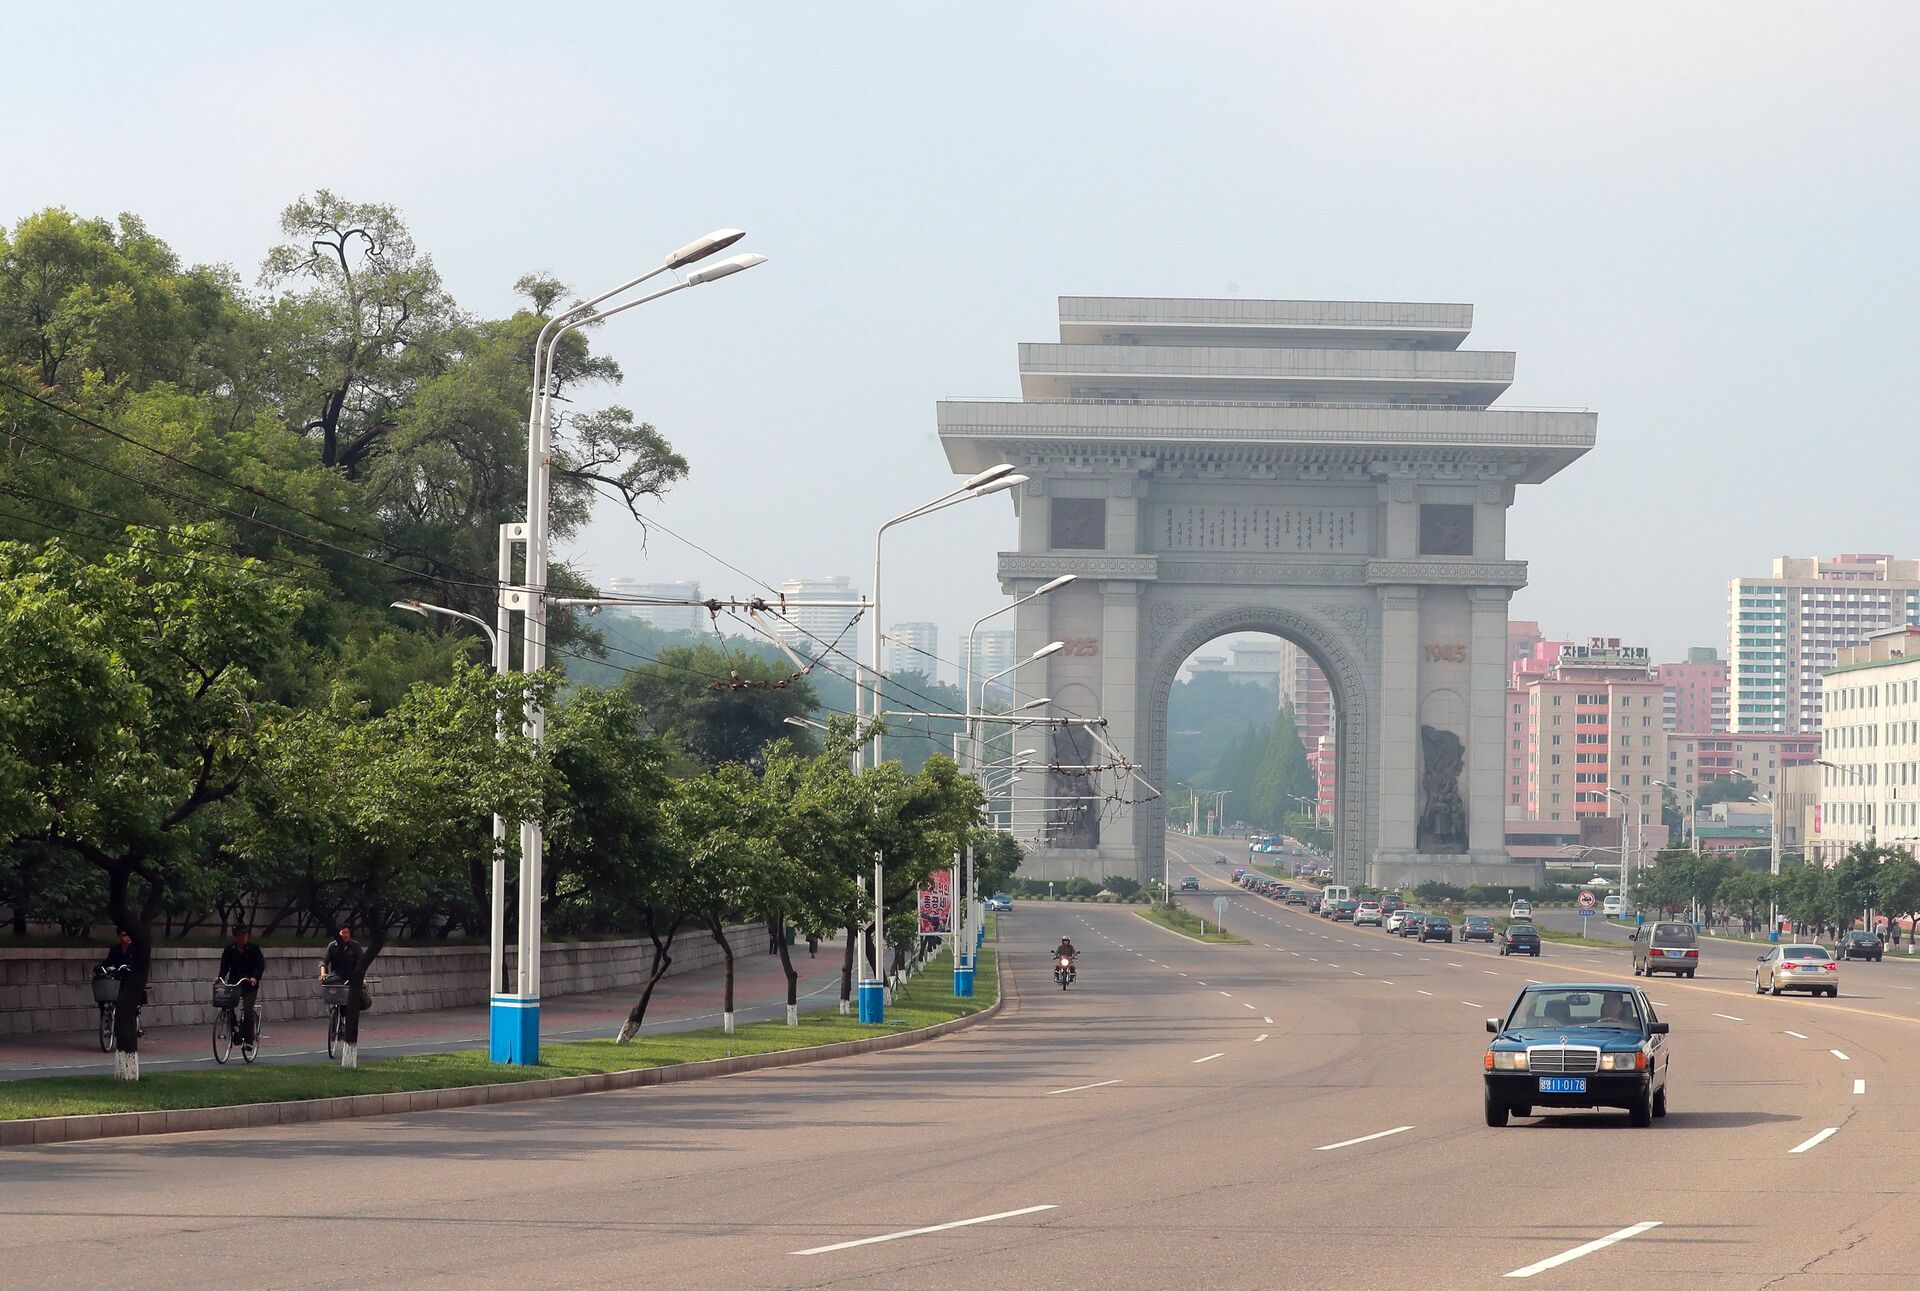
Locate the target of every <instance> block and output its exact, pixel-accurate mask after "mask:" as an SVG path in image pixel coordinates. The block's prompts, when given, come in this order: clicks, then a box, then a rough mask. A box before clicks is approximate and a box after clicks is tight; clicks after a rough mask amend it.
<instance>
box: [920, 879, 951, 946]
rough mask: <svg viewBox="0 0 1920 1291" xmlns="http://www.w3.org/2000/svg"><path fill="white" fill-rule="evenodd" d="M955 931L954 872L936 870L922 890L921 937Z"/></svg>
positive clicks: (922, 886)
mask: <svg viewBox="0 0 1920 1291" xmlns="http://www.w3.org/2000/svg"><path fill="white" fill-rule="evenodd" d="M952 931H953V871H952V870H935V871H934V872H933V875H932V877H930V878H929V879H928V880H927V881H926V882H925V883H924V884H922V885H921V888H920V935H921V936H922V937H932V936H936V935H938V934H941V933H951V932H952Z"/></svg>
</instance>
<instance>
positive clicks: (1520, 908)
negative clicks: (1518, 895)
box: [1507, 901, 1533, 919]
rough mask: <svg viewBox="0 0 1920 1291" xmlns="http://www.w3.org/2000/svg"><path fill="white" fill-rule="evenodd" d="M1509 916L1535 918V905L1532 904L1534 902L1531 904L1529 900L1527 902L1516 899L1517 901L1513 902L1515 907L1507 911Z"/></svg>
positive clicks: (1510, 917)
mask: <svg viewBox="0 0 1920 1291" xmlns="http://www.w3.org/2000/svg"><path fill="white" fill-rule="evenodd" d="M1507 918H1509V919H1532V918H1533V906H1532V904H1531V903H1529V902H1526V901H1515V902H1514V903H1513V908H1512V909H1511V910H1509V911H1507Z"/></svg>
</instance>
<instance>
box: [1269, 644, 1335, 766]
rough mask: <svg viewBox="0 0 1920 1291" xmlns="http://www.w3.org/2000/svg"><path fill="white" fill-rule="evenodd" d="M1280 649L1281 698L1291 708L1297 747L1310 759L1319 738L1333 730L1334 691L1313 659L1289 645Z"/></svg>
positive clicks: (1318, 745)
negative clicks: (1296, 733) (1296, 730)
mask: <svg viewBox="0 0 1920 1291" xmlns="http://www.w3.org/2000/svg"><path fill="white" fill-rule="evenodd" d="M1280 645H1281V650H1280V694H1281V695H1282V696H1283V697H1284V698H1285V699H1286V701H1287V702H1288V703H1290V704H1292V705H1293V721H1294V724H1295V725H1296V726H1298V727H1299V728H1300V743H1301V744H1302V745H1304V746H1305V748H1306V751H1307V756H1308V757H1309V758H1311V757H1312V756H1313V754H1314V752H1315V750H1317V749H1318V748H1319V747H1320V737H1321V736H1323V735H1325V734H1326V733H1327V732H1329V731H1331V730H1332V729H1333V687H1332V686H1330V685H1328V684H1327V674H1326V673H1324V672H1322V671H1320V665H1319V664H1317V663H1315V662H1314V661H1313V656H1312V655H1310V654H1308V653H1307V652H1306V651H1305V650H1302V649H1301V648H1300V647H1299V646H1297V645H1295V644H1293V642H1291V641H1283V642H1281V643H1280Z"/></svg>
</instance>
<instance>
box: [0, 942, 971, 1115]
mask: <svg viewBox="0 0 1920 1291" xmlns="http://www.w3.org/2000/svg"><path fill="white" fill-rule="evenodd" d="M995 978H996V980H998V981H999V984H1000V991H999V997H998V998H997V999H995V1000H994V1002H993V1003H992V1004H990V1005H988V1006H987V1007H986V1008H984V1009H982V1010H980V1011H979V1012H978V1013H970V1014H968V1015H967V1016H966V1017H961V1018H950V1019H949V1020H947V1021H945V1022H936V1023H934V1024H933V1025H932V1026H930V1027H922V1028H921V1029H920V1030H918V1031H900V1032H896V1033H894V1034H893V1035H881V1036H874V1037H873V1038H872V1039H868V1040H841V1041H837V1042H836V1043H833V1044H823V1045H814V1046H812V1047H811V1048H806V1049H782V1050H777V1051H775V1052H773V1053H755V1054H744V1055H742V1056H740V1057H738V1058H708V1059H706V1060H704V1061H701V1062H683V1063H675V1064H673V1065H672V1066H669V1067H642V1068H639V1069H637V1070H634V1071H614V1072H596V1073H593V1074H590V1075H585V1076H555V1077H554V1078H552V1079H551V1080H525V1081H516V1082H514V1083H512V1084H506V1085H460V1086H456V1087H454V1088H451V1089H416V1090H405V1091H402V1092H400V1093H395V1094H348V1095H344V1096H342V1097H338V1098H308V1099H300V1100H298V1101H295V1102H284V1103H241V1104H238V1105H235V1106H231V1107H195V1108H187V1109H183V1110H179V1111H158V1112H103V1113H101V1114H99V1115H96V1116H41V1117H33V1118H29V1119H26V1120H17V1121H0V1148H10V1147H28V1146H33V1145H38V1144H42V1143H78V1142H82V1141H84V1140H87V1139H111V1138H126V1137H130V1136H133V1135H141V1134H188V1133H194V1132H198V1131H203V1130H238V1129H255V1128H259V1127H261V1126H268V1125H301V1124H305V1123H307V1122H310V1121H338V1120H344V1119H346V1118H348V1117H353V1116H391V1115H394V1114H396V1113H399V1112H439V1111H446V1110H448V1109H451V1108H460V1107H483V1106H490V1105H492V1104H495V1103H522V1102H531V1101H533V1100H534V1099H541V1098H565V1097H567V1096H569V1095H572V1094H603V1093H607V1092H609V1091H612V1090H619V1089H640V1088H645V1087H647V1086H650V1085H677V1084H679V1083H680V1082H682V1081H688V1080H704V1079H710V1078H712V1077H716V1076H734V1075H738V1074H740V1073H742V1072H748V1071H765V1070H768V1069H770V1068H775V1067H798V1066H802V1065H804V1064H807V1063H813V1062H825V1061H828V1060H829V1059H833V1058H851V1057H854V1056H856V1055H859V1054H866V1053H884V1052H885V1051H887V1050H889V1049H903V1048H906V1047H907V1046H908V1045H915V1044H924V1043H925V1042H927V1041H929V1040H938V1039H939V1038H940V1037H942V1036H946V1035H952V1034H953V1033H954V1032H956V1031H964V1030H966V1029H967V1028H968V1027H971V1026H977V1025H979V1024H980V1023H982V1022H986V1021H988V1020H989V1019H991V1018H993V1017H994V1016H996V1015H997V1014H998V1013H999V1012H1000V1010H1001V1008H1003V1007H1004V1006H1005V1004H1006V1002H1007V996H1006V989H1005V988H1006V983H1005V978H1004V975H1003V974H1002V973H1000V971H999V963H998V961H996V963H995Z"/></svg>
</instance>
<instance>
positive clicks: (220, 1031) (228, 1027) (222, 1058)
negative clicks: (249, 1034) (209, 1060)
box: [213, 1009, 233, 1063]
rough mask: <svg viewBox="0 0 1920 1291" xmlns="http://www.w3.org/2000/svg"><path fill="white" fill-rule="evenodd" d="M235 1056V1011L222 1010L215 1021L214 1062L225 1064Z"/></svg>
mask: <svg viewBox="0 0 1920 1291" xmlns="http://www.w3.org/2000/svg"><path fill="white" fill-rule="evenodd" d="M232 1056H233V1010H232V1009H221V1010H220V1014H219V1016H218V1017H216V1018H214V1020H213V1060H214V1061H215V1062H219V1063H224V1062H226V1060H227V1059H228V1058H230V1057H232Z"/></svg>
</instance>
